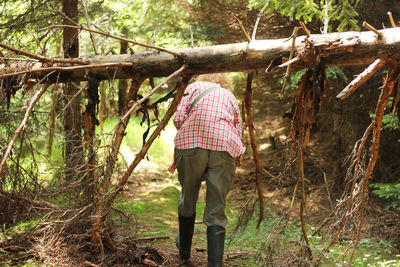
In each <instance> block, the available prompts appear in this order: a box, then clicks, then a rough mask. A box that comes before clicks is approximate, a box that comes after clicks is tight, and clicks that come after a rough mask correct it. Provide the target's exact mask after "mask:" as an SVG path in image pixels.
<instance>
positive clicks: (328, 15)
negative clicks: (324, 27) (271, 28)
mask: <svg viewBox="0 0 400 267" xmlns="http://www.w3.org/2000/svg"><path fill="white" fill-rule="evenodd" d="M358 2H359V0H329V1H328V0H327V1H325V0H250V1H249V4H248V8H250V9H261V8H262V7H263V6H264V5H266V4H267V12H269V13H272V12H274V11H278V12H279V13H281V14H282V15H283V16H287V17H289V18H290V19H296V20H301V21H304V22H305V23H307V22H311V21H312V20H313V19H317V20H328V21H333V22H335V21H336V22H338V23H339V25H338V27H337V31H339V32H341V31H345V30H360V27H359V26H358V25H357V19H356V18H357V17H358V13H357V11H356V10H355V6H356V4H357V3H358ZM326 3H328V4H326Z"/></svg>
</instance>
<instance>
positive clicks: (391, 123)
mask: <svg viewBox="0 0 400 267" xmlns="http://www.w3.org/2000/svg"><path fill="white" fill-rule="evenodd" d="M392 106H393V97H390V98H389V101H388V102H387V104H386V107H387V109H389V110H390V108H391V107H392ZM397 112H398V111H396V113H395V115H393V114H392V113H389V114H384V115H383V118H382V124H383V129H385V130H389V131H393V130H398V129H399V124H398V120H399V119H398V116H397ZM369 116H370V118H371V119H374V118H375V114H373V113H370V114H369Z"/></svg>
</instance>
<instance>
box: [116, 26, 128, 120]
mask: <svg viewBox="0 0 400 267" xmlns="http://www.w3.org/2000/svg"><path fill="white" fill-rule="evenodd" d="M122 34H123V35H127V34H128V29H127V28H126V27H124V28H122ZM120 45H121V50H120V52H121V53H120V54H121V55H123V54H126V53H127V51H128V43H127V42H124V41H121V43H120ZM127 89H128V81H127V80H126V79H120V80H119V81H118V114H119V115H120V116H121V115H122V114H123V113H122V110H123V108H124V104H125V98H126V91H127Z"/></svg>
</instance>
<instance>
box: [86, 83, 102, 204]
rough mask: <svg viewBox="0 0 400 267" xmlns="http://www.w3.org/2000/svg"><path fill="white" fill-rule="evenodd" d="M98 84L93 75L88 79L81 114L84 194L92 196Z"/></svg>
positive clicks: (93, 188) (97, 122)
mask: <svg viewBox="0 0 400 267" xmlns="http://www.w3.org/2000/svg"><path fill="white" fill-rule="evenodd" d="M99 85H100V81H99V80H97V79H96V78H94V77H90V78H89V80H88V90H87V99H88V103H87V105H86V110H85V112H84V113H83V114H82V121H83V131H84V134H83V135H84V148H85V149H86V151H87V168H86V174H85V176H86V178H85V184H86V186H85V196H87V197H89V198H92V197H93V196H94V193H95V185H96V183H95V173H94V169H95V165H96V152H95V150H94V146H95V143H94V142H95V134H96V125H99V121H98V120H97V118H96V110H97V107H98V104H99V103H100V98H99Z"/></svg>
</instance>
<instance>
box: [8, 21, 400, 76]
mask: <svg viewBox="0 0 400 267" xmlns="http://www.w3.org/2000/svg"><path fill="white" fill-rule="evenodd" d="M380 32H381V33H382V36H381V37H379V36H378V35H377V34H376V33H374V32H372V31H366V32H343V33H331V34H327V35H322V34H313V35H310V36H300V37H298V38H297V39H296V45H295V56H296V57H295V58H294V59H293V60H292V61H291V62H292V64H293V65H302V66H308V65H310V64H313V62H314V60H315V55H316V54H318V56H319V57H320V58H321V60H323V61H324V63H325V64H326V65H327V66H329V65H336V66H349V65H365V64H371V63H372V62H374V60H375V59H376V58H378V57H380V56H382V54H385V55H390V56H392V57H399V56H398V55H399V54H400V53H399V52H400V28H391V29H384V30H381V31H380ZM291 49H292V44H291V42H287V40H286V39H274V40H256V41H252V42H250V43H237V44H225V45H215V46H207V47H197V48H185V49H178V50H174V52H176V53H177V54H179V55H180V56H176V55H173V54H171V53H166V52H160V51H151V52H141V53H135V54H132V55H108V56H104V55H99V56H93V57H88V58H83V59H81V60H75V62H78V63H75V64H79V62H82V65H74V66H72V65H71V63H66V62H65V63H63V62H54V63H51V62H48V61H46V62H44V63H41V62H36V63H32V62H31V63H13V64H11V65H9V66H5V65H2V66H0V79H1V78H6V77H10V76H15V75H23V74H26V76H25V79H30V78H31V79H32V78H35V79H38V78H41V77H44V76H45V75H46V74H48V73H49V72H51V71H54V70H56V73H54V74H52V75H51V76H49V78H48V82H56V81H65V80H73V81H80V80H87V79H88V76H89V75H90V76H95V77H96V78H97V79H99V80H111V79H127V78H131V77H132V76H133V74H140V75H141V76H142V77H163V76H167V75H169V74H170V73H172V72H173V71H175V70H176V69H178V68H179V67H180V66H182V65H183V64H186V65H188V68H187V69H186V70H185V73H183V74H184V75H188V74H202V73H216V72H243V71H249V70H256V69H265V68H267V67H268V66H270V65H271V64H272V65H273V66H276V65H279V64H282V62H284V61H285V59H284V57H288V55H289V54H290V51H291Z"/></svg>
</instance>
